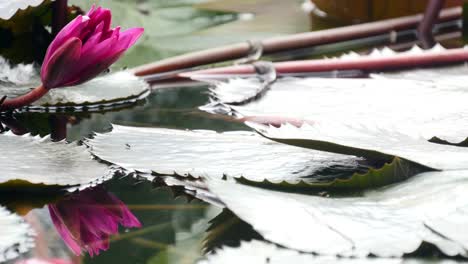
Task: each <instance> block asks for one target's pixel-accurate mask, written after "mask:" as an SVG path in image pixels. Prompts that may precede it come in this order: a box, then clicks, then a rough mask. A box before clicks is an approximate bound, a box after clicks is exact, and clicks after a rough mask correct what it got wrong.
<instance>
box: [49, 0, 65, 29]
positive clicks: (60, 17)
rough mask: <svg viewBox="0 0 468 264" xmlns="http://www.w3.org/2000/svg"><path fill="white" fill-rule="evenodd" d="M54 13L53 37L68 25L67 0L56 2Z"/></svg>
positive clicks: (57, 0)
mask: <svg viewBox="0 0 468 264" xmlns="http://www.w3.org/2000/svg"><path fill="white" fill-rule="evenodd" d="M52 5H53V12H52V35H54V36H56V35H57V33H59V31H60V30H61V29H62V28H63V27H64V26H65V25H66V24H67V8H68V3H67V0H55V2H54V3H53V4H52Z"/></svg>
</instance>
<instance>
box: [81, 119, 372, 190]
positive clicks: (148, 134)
mask: <svg viewBox="0 0 468 264" xmlns="http://www.w3.org/2000/svg"><path fill="white" fill-rule="evenodd" d="M86 144H88V145H89V146H90V147H91V149H92V150H91V151H92V153H93V154H94V155H96V156H97V157H99V158H100V159H102V160H105V161H108V162H111V163H113V164H116V165H118V166H121V167H122V168H125V169H127V170H130V171H139V172H146V173H151V172H153V173H155V174H158V175H161V174H162V175H177V176H185V177H188V176H193V177H196V178H198V177H204V176H212V177H215V178H222V177H224V176H229V177H237V178H238V177H244V178H246V179H248V180H250V181H256V182H261V181H263V180H265V179H268V181H270V182H273V183H279V182H283V181H286V182H288V183H291V184H295V183H298V182H300V181H301V180H303V181H310V182H314V181H316V180H317V179H316V177H317V176H320V171H321V170H324V169H327V168H330V167H333V166H338V167H340V168H341V170H340V171H339V172H340V173H341V174H342V173H343V172H347V173H348V175H349V176H350V175H352V174H353V173H354V172H364V171H367V169H368V167H367V166H365V165H361V162H363V160H362V159H360V158H357V157H354V156H345V155H338V154H332V153H326V152H320V151H314V150H308V149H302V148H296V147H292V146H287V145H284V144H277V143H274V142H272V141H269V140H266V139H264V138H262V137H260V136H258V135H256V134H254V133H250V132H226V133H215V132H213V131H181V130H173V129H162V128H138V127H125V126H118V125H114V128H113V130H112V132H110V133H106V134H97V135H96V136H95V138H93V139H88V140H86ZM345 174H346V173H345ZM341 176H342V175H341Z"/></svg>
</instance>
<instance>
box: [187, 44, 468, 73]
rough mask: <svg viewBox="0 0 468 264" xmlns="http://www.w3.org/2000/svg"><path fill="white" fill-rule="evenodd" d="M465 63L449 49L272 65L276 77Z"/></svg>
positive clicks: (247, 68) (246, 68) (465, 53)
mask: <svg viewBox="0 0 468 264" xmlns="http://www.w3.org/2000/svg"><path fill="white" fill-rule="evenodd" d="M466 61H468V49H464V48H459V49H450V50H445V51H441V52H437V53H430V52H429V53H423V54H397V55H393V56H389V57H370V56H362V57H359V58H356V59H341V60H340V59H319V60H302V61H285V62H277V63H274V64H273V65H274V66H275V69H276V71H277V73H278V74H289V73H308V72H328V71H335V70H338V71H340V70H342V71H344V70H364V71H382V70H392V69H404V68H415V67H424V66H436V65H444V64H449V63H450V64H453V63H460V62H466ZM253 73H255V69H254V67H253V66H252V65H239V66H231V67H221V68H215V69H208V70H200V71H194V72H188V73H182V74H179V77H185V78H191V77H196V76H202V75H216V74H253Z"/></svg>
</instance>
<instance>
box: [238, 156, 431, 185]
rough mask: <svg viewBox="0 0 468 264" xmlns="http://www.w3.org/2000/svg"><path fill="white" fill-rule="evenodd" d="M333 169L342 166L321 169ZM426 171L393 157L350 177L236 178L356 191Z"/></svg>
mask: <svg viewBox="0 0 468 264" xmlns="http://www.w3.org/2000/svg"><path fill="white" fill-rule="evenodd" d="M334 170H338V171H339V170H342V168H339V167H338V168H327V169H326V170H324V171H323V173H324V174H328V173H329V174H337V172H336V171H334ZM425 171H428V168H425V167H423V166H418V165H417V164H414V163H411V162H408V161H406V160H402V159H400V158H398V157H397V158H395V159H394V160H393V161H392V162H391V163H385V164H384V165H383V166H382V167H381V168H378V169H374V168H369V170H368V171H366V172H363V173H354V174H353V175H352V176H351V177H346V178H343V177H337V178H334V179H328V180H322V181H317V182H311V181H307V180H302V181H300V182H298V183H295V184H291V183H288V182H281V183H271V182H270V181H268V180H267V179H266V180H264V181H263V182H260V183H259V182H253V181H249V180H248V179H245V178H240V179H238V181H239V182H241V183H245V184H249V185H254V186H261V187H268V188H272V189H281V190H286V189H289V190H293V191H313V190H316V191H323V190H326V191H338V190H340V191H343V190H348V191H353V192H354V191H358V190H365V189H371V188H376V187H382V186H386V185H389V184H392V183H396V182H401V181H404V180H406V179H408V178H409V177H411V176H413V175H416V174H418V173H420V172H425Z"/></svg>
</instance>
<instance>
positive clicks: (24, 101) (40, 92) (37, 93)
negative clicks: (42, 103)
mask: <svg viewBox="0 0 468 264" xmlns="http://www.w3.org/2000/svg"><path fill="white" fill-rule="evenodd" d="M48 91H49V90H48V89H47V88H45V87H44V86H43V85H42V84H41V85H40V86H38V87H36V88H34V89H33V90H32V91H30V92H29V93H27V94H24V95H21V96H18V97H15V98H13V99H6V100H5V101H4V102H3V103H2V105H0V111H6V110H13V109H15V108H19V107H22V106H26V105H30V104H31V103H33V102H35V101H37V100H39V99H40V98H41V97H42V96H44V95H45V94H46V93H47V92H48Z"/></svg>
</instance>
